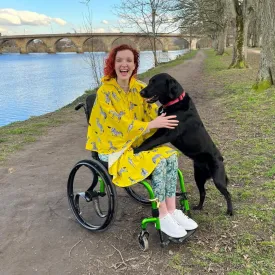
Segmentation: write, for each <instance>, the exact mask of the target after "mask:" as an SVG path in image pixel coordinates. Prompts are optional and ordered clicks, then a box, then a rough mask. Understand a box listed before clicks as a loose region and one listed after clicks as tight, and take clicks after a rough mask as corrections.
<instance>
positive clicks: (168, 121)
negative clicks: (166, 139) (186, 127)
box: [148, 113, 179, 130]
mask: <svg viewBox="0 0 275 275" xmlns="http://www.w3.org/2000/svg"><path fill="white" fill-rule="evenodd" d="M165 115H166V113H163V114H161V115H160V116H158V117H157V118H155V119H154V120H152V121H151V122H149V125H148V130H150V129H156V128H167V129H175V127H176V126H178V124H179V121H178V120H175V119H173V118H176V117H177V116H176V115H173V116H165Z"/></svg>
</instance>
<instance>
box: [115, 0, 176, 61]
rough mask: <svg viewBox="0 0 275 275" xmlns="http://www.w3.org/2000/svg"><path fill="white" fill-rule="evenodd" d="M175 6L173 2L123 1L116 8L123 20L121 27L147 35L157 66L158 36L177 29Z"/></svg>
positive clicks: (160, 0) (162, 0) (157, 0)
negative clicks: (172, 7)
mask: <svg viewBox="0 0 275 275" xmlns="http://www.w3.org/2000/svg"><path fill="white" fill-rule="evenodd" d="M173 4H174V1H172V0H122V1H121V4H120V5H118V6H115V7H114V8H115V11H114V13H115V14H116V15H117V16H119V17H120V18H121V19H123V21H122V23H121V27H125V26H127V27H128V28H134V29H136V30H137V32H139V33H144V34H146V36H147V38H148V39H149V41H150V44H151V48H152V52H153V55H154V62H155V66H157V64H158V60H157V52H156V51H157V47H156V43H157V37H158V34H160V33H168V32H173V31H174V30H176V28H177V27H176V26H175V25H176V23H175V21H174V20H173V11H172V9H171V5H173Z"/></svg>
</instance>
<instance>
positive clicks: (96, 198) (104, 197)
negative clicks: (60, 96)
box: [67, 94, 195, 251]
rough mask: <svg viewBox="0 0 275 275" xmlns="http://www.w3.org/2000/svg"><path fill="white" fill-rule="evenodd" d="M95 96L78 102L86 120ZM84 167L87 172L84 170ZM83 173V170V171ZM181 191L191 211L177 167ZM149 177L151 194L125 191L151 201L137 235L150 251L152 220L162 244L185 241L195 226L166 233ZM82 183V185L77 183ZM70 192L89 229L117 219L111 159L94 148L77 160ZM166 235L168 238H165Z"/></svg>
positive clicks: (77, 213)
mask: <svg viewBox="0 0 275 275" xmlns="http://www.w3.org/2000/svg"><path fill="white" fill-rule="evenodd" d="M95 98H96V94H91V95H89V96H88V97H87V98H86V103H79V104H78V105H77V106H76V107H75V110H79V109H80V108H82V107H83V108H84V111H85V114H86V119H87V122H88V123H89V117H90V113H91V110H92V107H93V104H94V101H95ZM83 169H84V170H85V177H84V173H83V172H82V171H83ZM82 173H83V174H82ZM178 177H179V184H180V192H177V193H176V196H177V197H179V202H180V206H181V209H182V211H184V212H185V213H186V214H187V215H188V216H191V215H190V207H189V203H188V200H187V194H186V189H185V185H184V178H183V174H182V172H181V170H180V169H178ZM149 180H150V176H149V178H147V179H145V180H143V181H141V182H140V183H138V184H141V185H142V186H143V187H145V189H146V191H147V192H148V195H149V198H148V196H144V195H143V194H139V192H137V191H136V190H135V188H133V187H125V188H124V189H125V191H126V192H127V193H128V195H129V196H130V197H132V198H133V199H134V200H136V201H137V202H139V203H141V204H144V205H148V206H150V205H151V208H152V216H151V217H148V218H144V219H143V220H142V221H141V231H140V234H139V235H138V241H139V245H140V248H141V249H142V250H143V251H147V250H148V248H149V242H148V239H149V233H148V231H147V225H148V224H149V223H153V224H154V225H155V228H156V230H157V231H158V233H159V237H160V245H161V247H164V246H166V245H167V244H169V242H171V241H173V242H176V243H182V242H183V241H185V240H186V239H188V238H189V237H190V236H191V235H192V234H193V233H194V231H195V230H193V231H188V234H187V235H186V236H184V237H183V238H180V239H174V238H172V237H169V236H166V235H165V234H164V233H163V232H162V231H161V228H160V222H159V210H158V206H159V202H158V200H157V199H156V198H155V196H154V192H153V189H152V187H151V185H150V184H149V182H148V181H149ZM78 183H80V185H81V186H80V187H79V186H78ZM67 196H68V201H69V205H70V208H71V210H72V212H73V214H74V216H75V218H76V220H77V221H78V222H79V223H80V224H81V225H82V226H83V227H84V228H86V229H87V230H89V231H93V232H100V231H104V230H106V229H108V228H109V227H110V226H111V224H112V223H113V222H114V220H115V216H116V212H117V200H118V199H117V193H116V187H115V185H114V184H113V183H112V178H111V176H110V175H109V173H108V163H106V162H103V161H101V160H100V159H99V157H98V153H97V152H91V159H87V160H81V161H79V162H77V163H76V164H75V165H74V167H73V169H72V170H71V172H70V175H69V178H68V183H67ZM165 236H166V239H165Z"/></svg>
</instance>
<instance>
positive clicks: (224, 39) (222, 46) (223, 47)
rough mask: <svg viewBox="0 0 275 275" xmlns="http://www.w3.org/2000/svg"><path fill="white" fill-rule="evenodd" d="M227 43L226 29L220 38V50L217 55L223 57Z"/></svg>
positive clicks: (220, 34)
mask: <svg viewBox="0 0 275 275" xmlns="http://www.w3.org/2000/svg"><path fill="white" fill-rule="evenodd" d="M225 42H226V28H224V29H222V30H221V31H220V33H219V36H218V49H217V55H223V54H224V49H225Z"/></svg>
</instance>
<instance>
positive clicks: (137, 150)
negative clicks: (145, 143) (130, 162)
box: [133, 148, 141, 154]
mask: <svg viewBox="0 0 275 275" xmlns="http://www.w3.org/2000/svg"><path fill="white" fill-rule="evenodd" d="M133 151H134V154H138V153H139V152H141V150H139V149H138V148H134V149H133Z"/></svg>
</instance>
